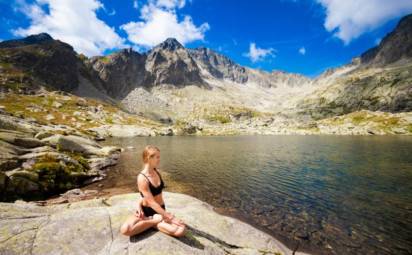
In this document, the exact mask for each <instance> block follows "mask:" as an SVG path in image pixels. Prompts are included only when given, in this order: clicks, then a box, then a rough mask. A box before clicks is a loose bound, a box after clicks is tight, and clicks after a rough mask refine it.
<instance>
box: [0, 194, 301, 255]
mask: <svg viewBox="0 0 412 255" xmlns="http://www.w3.org/2000/svg"><path fill="white" fill-rule="evenodd" d="M163 196H164V200H165V203H166V209H167V210H168V211H170V212H172V213H173V214H175V215H176V217H178V218H180V219H182V220H183V221H184V222H185V223H186V225H187V227H188V231H187V233H186V235H185V236H184V237H181V238H177V237H172V236H169V235H167V234H164V233H162V232H160V231H158V230H155V229H149V230H146V231H145V232H143V233H140V234H138V235H135V236H132V237H129V236H125V235H122V234H121V233H120V226H121V225H122V223H123V222H124V221H125V220H126V219H127V217H128V216H129V215H131V214H132V213H133V210H134V209H135V208H136V205H137V202H138V200H139V199H140V196H138V194H137V193H129V194H122V195H116V196H112V197H110V198H99V199H92V200H84V201H79V202H74V203H67V204H58V205H51V206H39V205H37V204H35V203H31V202H24V201H22V200H19V201H16V202H15V203H0V254H18V255H24V254H53V255H56V254H116V255H117V254H125V255H126V254H128V255H129V254H167V255H170V254H292V251H291V250H289V249H288V248H287V247H285V246H284V245H283V244H281V243H280V242H279V241H277V240H276V239H274V238H273V237H271V236H270V235H268V234H266V233H264V232H262V231H260V230H258V229H256V228H254V227H253V226H251V225H249V224H246V223H244V222H242V221H239V220H237V219H234V218H231V217H227V216H224V215H221V214H218V213H216V212H215V211H214V210H213V207H212V206H211V205H209V204H207V203H205V202H203V201H201V200H199V199H196V198H194V197H191V196H188V195H185V194H180V193H172V192H164V193H163ZM277 252H278V253H277ZM295 254H303V253H299V252H297V253H295Z"/></svg>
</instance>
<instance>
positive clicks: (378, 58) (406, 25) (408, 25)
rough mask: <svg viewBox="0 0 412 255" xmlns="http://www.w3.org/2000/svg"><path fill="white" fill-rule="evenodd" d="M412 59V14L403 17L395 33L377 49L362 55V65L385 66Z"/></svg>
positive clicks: (389, 35) (386, 38) (385, 39)
mask: <svg viewBox="0 0 412 255" xmlns="http://www.w3.org/2000/svg"><path fill="white" fill-rule="evenodd" d="M410 58H412V14H410V15H407V16H405V17H403V18H402V19H401V20H400V21H399V24H398V26H397V27H396V28H395V30H394V31H392V32H391V33H389V34H388V35H386V36H385V37H384V38H383V39H382V41H381V42H380V44H379V45H378V46H377V47H374V48H372V49H370V50H368V51H366V52H365V53H363V54H362V55H361V63H362V64H367V65H374V66H385V65H389V64H392V63H394V62H396V61H401V60H406V61H408V60H409V59H410Z"/></svg>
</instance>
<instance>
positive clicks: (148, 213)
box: [142, 204, 166, 217]
mask: <svg viewBox="0 0 412 255" xmlns="http://www.w3.org/2000/svg"><path fill="white" fill-rule="evenodd" d="M161 207H162V208H163V209H165V210H166V205H164V204H163V205H161ZM142 210H143V213H144V216H146V217H149V216H152V215H154V214H156V213H157V212H156V211H155V210H153V209H152V207H150V206H144V205H142Z"/></svg>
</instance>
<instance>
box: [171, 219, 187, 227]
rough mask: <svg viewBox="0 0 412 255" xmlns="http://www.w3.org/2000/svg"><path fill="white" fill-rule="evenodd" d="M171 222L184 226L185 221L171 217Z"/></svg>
mask: <svg viewBox="0 0 412 255" xmlns="http://www.w3.org/2000/svg"><path fill="white" fill-rule="evenodd" d="M172 223H174V224H176V225H179V226H185V223H184V222H183V221H182V220H181V219H178V218H173V219H172Z"/></svg>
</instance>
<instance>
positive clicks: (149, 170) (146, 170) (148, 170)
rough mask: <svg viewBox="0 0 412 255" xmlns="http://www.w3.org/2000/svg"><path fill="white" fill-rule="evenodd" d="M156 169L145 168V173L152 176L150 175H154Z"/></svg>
mask: <svg viewBox="0 0 412 255" xmlns="http://www.w3.org/2000/svg"><path fill="white" fill-rule="evenodd" d="M154 169H155V167H152V168H151V167H145V168H144V169H143V171H144V172H146V173H148V174H150V175H152V174H153V173H154V171H155V170H154Z"/></svg>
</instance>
